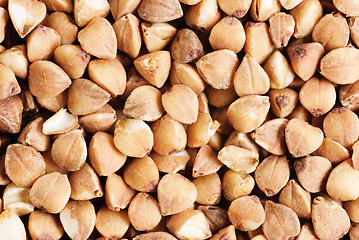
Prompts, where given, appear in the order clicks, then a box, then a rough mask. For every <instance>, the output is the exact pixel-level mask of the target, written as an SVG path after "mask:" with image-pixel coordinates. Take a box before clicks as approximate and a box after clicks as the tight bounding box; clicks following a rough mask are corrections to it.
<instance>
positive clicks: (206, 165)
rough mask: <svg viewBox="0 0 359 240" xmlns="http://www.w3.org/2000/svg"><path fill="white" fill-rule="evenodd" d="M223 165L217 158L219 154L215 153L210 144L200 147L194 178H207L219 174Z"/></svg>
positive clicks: (193, 172)
mask: <svg viewBox="0 0 359 240" xmlns="http://www.w3.org/2000/svg"><path fill="white" fill-rule="evenodd" d="M222 166H223V163H221V162H220V161H219V160H218V158H217V153H216V152H215V151H213V149H212V147H211V146H210V145H208V144H206V145H203V146H202V147H200V149H199V151H198V153H197V154H196V156H195V159H194V162H193V168H192V176H193V177H194V178H196V177H199V176H206V175H209V174H212V173H215V172H217V171H218V170H219V169H220V168H221V167H222Z"/></svg>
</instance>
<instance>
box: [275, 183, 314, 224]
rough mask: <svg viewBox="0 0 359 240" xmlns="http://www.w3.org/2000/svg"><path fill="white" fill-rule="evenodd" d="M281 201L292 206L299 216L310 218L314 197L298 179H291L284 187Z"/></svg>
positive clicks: (280, 196)
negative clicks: (312, 197)
mask: <svg viewBox="0 0 359 240" xmlns="http://www.w3.org/2000/svg"><path fill="white" fill-rule="evenodd" d="M279 202H280V203H281V204H284V205H286V206H287V207H290V208H291V209H292V210H293V211H294V212H295V213H296V214H297V216H298V217H299V218H304V219H310V213H311V204H312V199H311V196H310V193H309V192H307V191H306V190H304V189H303V188H302V187H301V186H300V185H299V184H298V183H297V181H296V180H294V179H291V180H290V181H289V182H288V183H287V185H285V187H284V188H283V189H282V191H281V193H280V195H279Z"/></svg>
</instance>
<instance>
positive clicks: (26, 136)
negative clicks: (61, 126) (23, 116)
mask: <svg viewBox="0 0 359 240" xmlns="http://www.w3.org/2000/svg"><path fill="white" fill-rule="evenodd" d="M44 121H45V120H44V118H43V117H38V118H36V119H35V120H33V121H31V122H30V123H29V124H28V125H26V127H24V128H23V129H22V131H21V133H20V135H19V138H18V139H17V140H18V142H19V143H22V144H24V145H29V146H31V147H33V148H35V149H36V150H37V151H40V152H44V151H46V150H48V149H49V148H50V136H48V135H45V134H44V133H43V131H42V128H43V124H44Z"/></svg>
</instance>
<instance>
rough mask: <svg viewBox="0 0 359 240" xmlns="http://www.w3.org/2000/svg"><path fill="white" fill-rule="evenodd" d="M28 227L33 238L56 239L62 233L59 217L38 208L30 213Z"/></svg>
mask: <svg viewBox="0 0 359 240" xmlns="http://www.w3.org/2000/svg"><path fill="white" fill-rule="evenodd" d="M28 228H29V233H30V236H31V238H33V239H42V238H45V239H46V238H51V239H54V240H58V239H60V238H61V237H62V235H63V234H64V229H63V228H62V226H61V223H60V220H59V218H58V217H57V216H55V215H52V214H49V213H45V212H43V211H40V210H36V211H34V212H32V213H31V214H30V216H29V223H28Z"/></svg>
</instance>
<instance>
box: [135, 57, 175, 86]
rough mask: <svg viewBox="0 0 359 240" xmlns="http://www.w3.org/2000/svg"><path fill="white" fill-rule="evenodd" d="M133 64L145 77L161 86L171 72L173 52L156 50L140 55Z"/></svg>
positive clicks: (153, 83) (151, 82) (155, 84)
mask: <svg viewBox="0 0 359 240" xmlns="http://www.w3.org/2000/svg"><path fill="white" fill-rule="evenodd" d="M133 64H134V65H135V67H136V69H137V71H138V72H139V73H140V74H141V76H142V77H143V78H144V79H146V80H147V81H148V82H149V83H150V84H152V85H154V86H156V87H157V88H161V87H162V86H163V85H164V84H165V82H166V80H167V78H168V75H169V73H170V69H171V54H170V52H168V51H154V52H151V53H148V54H145V55H142V56H140V57H138V58H137V59H135V61H134V62H133Z"/></svg>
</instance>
